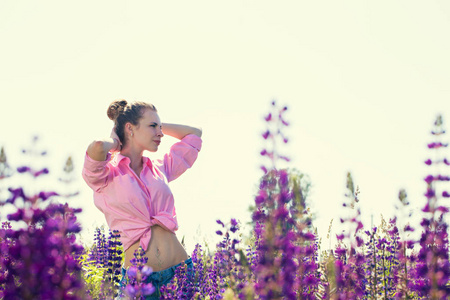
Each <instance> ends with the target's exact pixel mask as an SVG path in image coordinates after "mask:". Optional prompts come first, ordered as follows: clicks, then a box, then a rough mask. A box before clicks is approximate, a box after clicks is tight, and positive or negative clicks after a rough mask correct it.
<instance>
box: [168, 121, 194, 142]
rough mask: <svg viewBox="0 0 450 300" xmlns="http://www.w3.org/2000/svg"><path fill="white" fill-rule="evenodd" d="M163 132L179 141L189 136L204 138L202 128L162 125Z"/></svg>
mask: <svg viewBox="0 0 450 300" xmlns="http://www.w3.org/2000/svg"><path fill="white" fill-rule="evenodd" d="M162 132H163V134H167V135H170V136H173V137H174V138H177V139H179V140H181V139H182V138H184V137H185V136H186V135H188V134H195V135H196V136H198V137H201V136H202V130H201V129H200V128H196V127H191V126H187V125H180V124H171V123H162Z"/></svg>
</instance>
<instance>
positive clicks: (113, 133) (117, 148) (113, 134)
mask: <svg viewBox="0 0 450 300" xmlns="http://www.w3.org/2000/svg"><path fill="white" fill-rule="evenodd" d="M110 137H111V138H112V139H113V140H114V148H112V149H111V150H110V151H111V152H119V151H120V150H122V143H121V142H120V139H119V136H118V135H117V133H116V127H113V129H112V130H111V134H110Z"/></svg>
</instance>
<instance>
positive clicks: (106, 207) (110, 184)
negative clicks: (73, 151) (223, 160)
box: [82, 134, 202, 250]
mask: <svg viewBox="0 0 450 300" xmlns="http://www.w3.org/2000/svg"><path fill="white" fill-rule="evenodd" d="M201 146H202V140H201V139H200V138H199V137H198V136H196V135H194V134H189V135H187V136H185V137H184V138H183V139H182V140H180V141H179V142H177V143H175V144H173V145H172V147H171V148H170V151H169V153H167V154H165V155H164V158H163V159H162V160H151V159H149V158H148V157H145V156H143V162H144V163H143V168H142V172H141V175H140V178H139V177H138V176H136V173H135V172H134V171H133V170H132V169H131V167H130V159H129V158H128V157H126V156H123V155H121V154H120V153H119V154H117V155H116V156H115V157H114V158H113V159H111V153H108V155H107V158H106V160H105V161H96V160H93V159H92V158H90V157H89V155H88V154H87V152H86V156H85V160H84V167H83V172H82V175H83V178H84V180H85V181H86V183H87V184H88V185H89V186H90V187H91V188H92V189H93V190H94V203H95V206H97V208H98V209H100V211H102V212H103V214H104V215H105V218H106V222H107V223H108V226H109V228H110V229H111V230H118V231H119V233H120V236H121V240H122V244H123V248H124V250H127V249H128V248H129V247H130V246H131V245H133V244H134V243H135V242H136V241H138V240H140V243H139V245H140V246H142V248H143V249H144V250H147V246H148V243H149V242H150V237H151V227H152V226H153V225H155V224H158V225H160V226H162V227H163V228H165V229H167V230H170V231H171V232H175V230H177V229H178V222H177V217H176V213H175V206H174V199H173V194H172V192H171V191H170V188H169V186H168V183H169V182H170V181H172V180H174V179H176V178H178V177H179V176H180V175H181V174H183V173H184V171H186V170H187V169H188V168H190V167H191V166H192V165H193V163H194V162H195V160H196V159H197V156H198V152H199V151H200V149H201Z"/></svg>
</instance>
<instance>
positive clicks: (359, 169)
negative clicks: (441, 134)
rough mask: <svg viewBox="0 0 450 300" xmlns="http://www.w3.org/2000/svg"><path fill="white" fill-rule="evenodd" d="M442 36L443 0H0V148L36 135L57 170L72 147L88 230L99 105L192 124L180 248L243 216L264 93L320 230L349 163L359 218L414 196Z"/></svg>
mask: <svg viewBox="0 0 450 300" xmlns="http://www.w3.org/2000/svg"><path fill="white" fill-rule="evenodd" d="M449 34H450V3H449V2H448V1H443V0H442V1H432V0H429V1H376V2H369V1H360V0H358V1H356V0H355V1H334V0H333V1H331V0H330V1H263V0H257V1H256V0H255V1H226V2H223V1H222V2H219V1H210V0H209V1H196V0H194V1H132V2H131V1H128V2H126V1H94V2H93V1H75V2H70V3H69V2H66V1H39V2H36V1H31V0H28V1H2V2H0V41H1V46H0V96H1V107H2V109H1V111H2V113H1V118H0V128H1V134H0V146H4V147H5V150H6V153H7V155H8V157H9V160H10V164H12V165H16V166H17V165H20V164H22V162H23V158H22V155H21V154H19V151H20V149H21V147H22V146H24V145H26V144H27V143H28V141H29V140H30V137H31V136H32V135H34V134H38V135H40V136H41V137H42V145H43V146H44V147H45V148H47V149H48V151H49V153H50V155H49V157H48V158H46V160H42V161H41V163H42V164H46V165H48V166H50V167H51V171H52V172H53V174H54V175H55V176H56V175H58V174H60V172H61V168H62V166H63V164H64V161H65V159H66V158H67V156H68V155H71V156H72V157H73V159H74V162H75V167H76V169H75V172H76V175H77V176H76V182H75V183H74V185H75V187H76V188H78V189H79V190H80V192H81V194H80V196H79V197H77V198H75V199H73V200H71V202H70V203H71V204H72V205H73V206H76V207H82V208H83V209H84V212H83V213H82V214H81V215H80V221H81V222H82V224H83V226H84V228H85V231H84V234H85V235H86V236H89V235H92V230H93V228H94V226H97V225H101V224H104V217H103V215H102V214H101V213H100V212H98V211H97V209H96V208H95V206H94V205H93V201H92V193H91V191H90V190H89V189H88V188H87V186H86V185H85V183H84V181H83V180H82V178H81V175H80V174H81V167H82V164H83V159H84V152H85V149H86V147H87V145H88V144H89V143H90V142H91V141H92V140H94V139H97V138H103V137H108V136H109V133H110V130H111V127H112V122H111V121H110V120H109V119H108V118H107V116H106V109H107V107H108V105H109V103H110V102H111V101H113V100H115V99H117V98H124V99H127V100H130V101H133V100H143V101H147V102H150V103H153V104H154V105H155V106H156V107H157V108H158V111H159V114H160V117H161V120H162V121H163V122H171V123H181V124H188V125H193V126H200V127H202V128H203V133H204V134H203V140H204V142H203V143H204V144H203V149H202V151H201V153H200V155H199V158H198V160H197V162H196V163H195V165H194V167H193V168H192V169H191V170H189V171H187V172H186V173H185V174H184V175H183V176H182V177H180V178H179V179H178V180H176V181H175V182H173V184H172V185H171V188H172V191H173V193H174V195H175V201H176V208H177V213H178V221H179V224H180V230H179V231H178V233H177V235H178V237H179V238H180V239H181V238H182V236H185V239H186V243H187V247H188V249H193V246H194V243H195V242H202V241H203V239H207V240H208V239H210V238H211V236H213V235H214V232H215V230H216V229H217V226H216V224H215V220H216V219H217V218H221V219H222V220H224V221H225V220H228V219H229V218H231V217H235V218H238V219H240V220H241V221H243V222H247V221H248V220H249V219H250V214H249V212H248V211H247V208H248V206H249V205H250V204H252V203H253V195H254V193H255V191H256V183H257V181H258V178H259V176H260V175H261V171H260V170H259V166H260V164H261V163H263V160H262V159H261V158H260V157H259V152H260V150H261V149H262V147H263V142H262V138H260V134H261V133H262V132H263V131H264V126H265V124H264V121H263V116H264V115H265V114H266V112H267V111H268V109H269V104H270V102H271V101H272V100H274V99H275V100H276V101H277V102H279V103H280V104H281V105H287V106H288V107H289V111H288V112H287V114H286V118H287V119H288V120H289V121H290V122H291V126H290V127H289V129H288V130H287V131H286V133H287V135H288V136H289V137H290V140H291V143H289V144H288V146H287V147H286V150H285V152H286V153H287V154H288V155H289V156H290V157H291V158H292V163H291V164H290V166H291V167H295V168H297V169H299V170H300V171H302V172H304V173H306V174H308V175H309V176H310V178H311V180H312V183H313V190H312V194H311V198H310V202H311V204H312V210H313V211H314V212H315V213H316V215H317V216H318V219H317V220H316V226H317V227H318V229H319V233H320V234H322V235H325V234H326V230H327V229H328V225H329V222H330V220H331V219H332V218H334V219H335V222H334V223H335V225H337V223H336V222H337V221H338V219H339V217H341V216H343V215H342V209H341V204H342V202H343V201H344V196H343V194H344V193H345V177H346V172H347V171H351V172H352V174H353V177H354V180H355V182H356V184H357V185H358V186H359V187H360V190H361V194H360V199H361V202H360V203H361V208H362V211H363V217H364V222H365V224H366V225H368V226H370V216H371V215H374V223H375V224H377V223H378V222H379V216H380V214H383V215H384V216H385V217H386V218H389V217H391V216H392V215H393V214H394V209H393V207H394V203H395V202H396V201H397V200H396V199H397V194H398V190H399V189H400V188H406V189H407V192H408V195H409V196H410V198H409V199H410V201H411V202H412V207H413V208H415V209H416V210H419V208H420V207H422V206H423V203H424V200H425V199H424V197H423V196H422V194H423V192H424V190H425V183H424V182H423V180H422V179H423V178H424V177H425V176H426V174H427V172H429V170H428V168H426V167H425V166H424V165H423V161H424V160H425V159H426V158H428V150H427V148H426V144H427V143H428V142H430V141H431V136H430V134H429V131H430V130H431V128H432V124H433V122H434V120H435V117H436V115H437V114H438V113H442V114H443V117H444V123H445V124H447V119H448V118H450V104H449V99H450V97H449V94H450V88H449V85H448V83H449V82H450V58H449V53H450V40H449V39H448V37H449ZM447 128H448V127H447ZM173 142H174V140H173V139H171V138H165V141H163V144H162V145H161V148H160V151H159V152H158V153H156V154H150V157H152V158H155V157H159V156H162V155H163V153H164V151H167V149H168V148H169V146H170V145H171V143H173ZM4 183H7V182H6V181H4ZM5 186H6V185H5V184H4V185H3V187H5ZM0 215H1V214H0ZM417 215H418V216H419V213H417ZM1 217H2V218H4V216H3V215H1Z"/></svg>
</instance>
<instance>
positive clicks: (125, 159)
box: [116, 153, 152, 167]
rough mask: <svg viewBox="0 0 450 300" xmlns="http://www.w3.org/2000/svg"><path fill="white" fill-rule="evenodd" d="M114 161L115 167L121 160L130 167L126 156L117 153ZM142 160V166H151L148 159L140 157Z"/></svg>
mask: <svg viewBox="0 0 450 300" xmlns="http://www.w3.org/2000/svg"><path fill="white" fill-rule="evenodd" d="M116 159H117V165H119V164H120V162H121V161H122V160H123V161H124V163H126V164H128V165H130V158H129V157H128V156H125V155H122V154H121V153H117V155H116ZM142 159H143V164H144V165H148V166H149V167H150V166H151V164H152V163H151V160H150V158H148V157H147V156H142Z"/></svg>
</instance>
